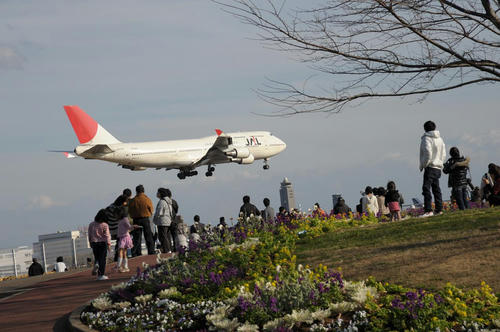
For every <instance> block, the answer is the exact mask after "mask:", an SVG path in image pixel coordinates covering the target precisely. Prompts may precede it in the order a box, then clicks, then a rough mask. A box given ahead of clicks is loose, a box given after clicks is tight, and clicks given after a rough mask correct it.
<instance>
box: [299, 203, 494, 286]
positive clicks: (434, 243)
mask: <svg viewBox="0 0 500 332" xmlns="http://www.w3.org/2000/svg"><path fill="white" fill-rule="evenodd" d="M295 253H296V255H297V260H298V262H299V263H302V264H309V265H317V264H320V263H322V264H326V265H328V266H329V267H333V268H341V269H342V273H343V275H344V277H345V278H346V279H349V280H364V279H366V278H368V277H369V276H374V277H375V278H376V279H377V280H379V281H384V282H391V283H398V284H401V285H404V286H408V287H422V288H426V289H439V288H442V287H443V286H444V285H445V284H446V283H447V282H451V283H453V284H455V285H457V286H460V287H466V288H469V287H478V286H479V285H480V283H481V281H485V282H486V283H488V284H489V285H490V286H491V287H492V288H493V290H494V291H495V292H497V293H498V292H500V208H492V209H481V210H468V211H457V212H449V213H445V214H443V215H441V216H436V217H432V218H426V219H418V218H412V219H408V220H403V221H400V222H391V223H382V224H377V225H371V226H367V227H357V228H352V229H345V230H342V231H337V232H330V233H325V234H324V235H322V236H320V237H317V238H314V239H303V240H299V241H298V242H297V247H296V251H295Z"/></svg>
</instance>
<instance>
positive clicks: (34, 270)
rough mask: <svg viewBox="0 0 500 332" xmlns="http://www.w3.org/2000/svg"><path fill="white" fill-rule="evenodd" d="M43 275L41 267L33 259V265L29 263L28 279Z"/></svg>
mask: <svg viewBox="0 0 500 332" xmlns="http://www.w3.org/2000/svg"><path fill="white" fill-rule="evenodd" d="M44 273H45V271H44V270H43V267H42V265H41V264H40V263H38V260H37V259H36V258H33V263H31V265H30V267H29V269H28V276H30V277H34V276H41V275H42V274H44Z"/></svg>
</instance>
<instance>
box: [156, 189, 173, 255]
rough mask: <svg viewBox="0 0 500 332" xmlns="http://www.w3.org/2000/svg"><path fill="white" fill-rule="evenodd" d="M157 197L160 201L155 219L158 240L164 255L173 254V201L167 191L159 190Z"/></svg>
mask: <svg viewBox="0 0 500 332" xmlns="http://www.w3.org/2000/svg"><path fill="white" fill-rule="evenodd" d="M156 197H158V198H159V199H160V200H159V201H158V204H157V205H156V211H155V214H154V217H153V222H154V224H155V225H156V226H157V227H158V240H159V241H160V244H161V251H162V252H163V253H168V254H170V253H172V239H171V237H170V234H171V230H170V227H171V225H172V219H173V218H172V215H173V208H172V200H171V199H170V197H168V192H167V189H165V188H159V189H158V192H157V193H156Z"/></svg>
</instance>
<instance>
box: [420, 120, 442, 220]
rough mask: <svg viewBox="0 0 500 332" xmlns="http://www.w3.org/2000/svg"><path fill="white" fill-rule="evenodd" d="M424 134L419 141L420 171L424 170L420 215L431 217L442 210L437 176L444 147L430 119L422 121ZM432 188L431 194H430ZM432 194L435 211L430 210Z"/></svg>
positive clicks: (440, 167) (439, 174)
mask: <svg viewBox="0 0 500 332" xmlns="http://www.w3.org/2000/svg"><path fill="white" fill-rule="evenodd" d="M424 130H425V134H424V135H423V136H422V139H421V142H420V172H422V171H424V181H423V182H424V183H423V185H422V195H423V196H424V211H425V213H424V214H423V215H422V217H431V216H433V215H434V214H441V213H442V211H443V198H442V195H441V188H440V187H439V178H440V177H441V170H442V169H443V164H444V160H445V158H446V147H445V145H444V142H443V139H442V138H441V135H440V134H439V131H438V130H436V124H435V123H434V122H432V121H427V122H426V123H424ZM431 189H432V194H431ZM432 195H434V203H435V206H436V210H435V212H432Z"/></svg>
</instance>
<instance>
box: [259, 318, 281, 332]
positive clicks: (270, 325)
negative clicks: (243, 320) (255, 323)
mask: <svg viewBox="0 0 500 332" xmlns="http://www.w3.org/2000/svg"><path fill="white" fill-rule="evenodd" d="M282 323H283V319H281V318H277V319H275V320H270V321H269V322H267V323H265V324H264V326H263V328H264V331H274V330H276V329H277V328H278V326H280V325H281V324H282Z"/></svg>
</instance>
